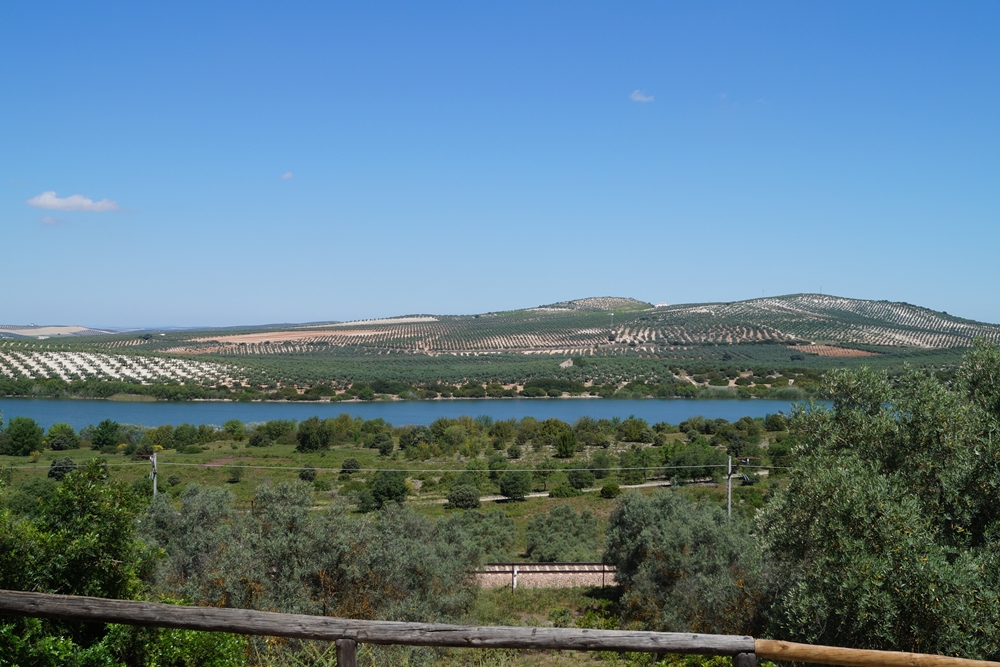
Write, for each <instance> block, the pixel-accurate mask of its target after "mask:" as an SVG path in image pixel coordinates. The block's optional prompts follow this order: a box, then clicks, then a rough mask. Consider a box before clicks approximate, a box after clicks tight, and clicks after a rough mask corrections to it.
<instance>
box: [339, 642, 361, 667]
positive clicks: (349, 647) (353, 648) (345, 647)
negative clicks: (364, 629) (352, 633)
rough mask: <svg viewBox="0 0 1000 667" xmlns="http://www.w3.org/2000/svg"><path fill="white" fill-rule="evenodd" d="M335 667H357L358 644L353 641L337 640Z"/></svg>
mask: <svg viewBox="0 0 1000 667" xmlns="http://www.w3.org/2000/svg"><path fill="white" fill-rule="evenodd" d="M337 667H358V643H357V642H356V641H354V640H353V639H338V640H337Z"/></svg>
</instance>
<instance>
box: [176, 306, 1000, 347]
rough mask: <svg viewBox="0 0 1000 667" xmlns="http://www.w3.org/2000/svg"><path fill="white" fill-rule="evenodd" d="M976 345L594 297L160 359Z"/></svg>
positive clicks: (899, 317) (845, 316) (792, 318)
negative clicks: (357, 352) (350, 351)
mask: <svg viewBox="0 0 1000 667" xmlns="http://www.w3.org/2000/svg"><path fill="white" fill-rule="evenodd" d="M612 309H613V310H612ZM611 312H614V322H613V324H612V318H611V315H610V313H611ZM977 337H984V338H988V339H990V340H993V341H1000V326H997V325H992V324H983V323H980V322H973V321H969V320H963V319H960V318H957V317H952V316H950V315H947V314H945V313H939V312H935V311H932V310H929V309H926V308H920V307H918V306H913V305H910V304H906V303H892V302H888V301H866V300H862V299H846V298H842V297H835V296H826V295H820V294H795V295H790V296H781V297H770V298H762V299H752V300H749V301H738V302H733V303H706V304H685V305H676V306H660V307H655V308H654V307H652V306H651V305H649V304H646V303H643V302H641V301H636V300H633V299H623V298H613V297H602V298H595V299H580V300H577V301H565V302H562V303H557V304H551V305H549V306H542V307H539V308H532V309H528V310H522V311H512V312H506V313H489V314H483V315H473V316H438V317H401V318H394V319H385V320H369V321H362V322H353V323H339V324H333V325H328V326H318V325H310V326H309V327H289V328H286V329H285V330H282V331H274V330H269V331H263V330H254V331H248V332H239V333H233V332H231V331H226V332H196V333H193V334H191V335H189V336H187V337H186V338H185V339H184V340H183V342H182V344H180V345H174V346H172V347H170V348H167V349H166V350H165V351H168V352H173V353H179V354H220V353H222V354H240V355H244V354H245V355H261V354H264V355H267V354H279V353H285V352H292V351H295V352H307V351H308V352H315V351H318V350H320V349H323V348H359V349H364V350H370V351H376V352H382V353H391V352H399V353H410V354H412V353H417V354H430V355H435V354H459V355H463V354H483V353H496V352H518V353H524V354H533V353H534V354H538V353H542V354H544V353H553V354H568V355H586V354H594V353H596V352H598V351H602V350H603V351H608V350H614V349H631V350H634V351H636V352H646V353H656V352H660V351H666V350H671V349H674V348H681V349H683V348H688V347H690V346H692V345H706V344H709V345H739V344H744V343H762V342H776V343H785V344H790V345H802V346H803V350H802V351H805V352H809V351H812V350H811V349H810V347H811V346H810V345H808V344H812V345H815V346H816V348H815V349H816V351H818V352H820V353H823V352H824V349H823V348H827V347H831V346H837V347H845V346H846V347H849V346H851V345H863V346H872V345H874V346H882V347H895V348H916V349H946V348H957V347H968V346H969V345H971V344H972V341H973V340H974V339H976V338H977Z"/></svg>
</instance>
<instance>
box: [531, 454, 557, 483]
mask: <svg viewBox="0 0 1000 667" xmlns="http://www.w3.org/2000/svg"><path fill="white" fill-rule="evenodd" d="M556 470H558V467H557V466H556V462H555V461H553V460H552V459H550V458H549V457H547V456H546V457H545V458H544V459H543V460H542V462H541V463H539V464H538V465H537V466H536V467H535V472H534V475H533V477H534V478H535V479H537V480H538V481H539V482H541V483H542V491H546V490H548V487H547V484H548V481H549V478H550V477H552V475H553V474H554V473H555V471H556Z"/></svg>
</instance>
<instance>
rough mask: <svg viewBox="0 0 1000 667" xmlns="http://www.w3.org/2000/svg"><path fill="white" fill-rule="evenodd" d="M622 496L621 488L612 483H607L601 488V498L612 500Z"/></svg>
mask: <svg viewBox="0 0 1000 667" xmlns="http://www.w3.org/2000/svg"><path fill="white" fill-rule="evenodd" d="M621 494H622V490H621V487H620V486H618V485H617V484H615V483H614V482H608V483H607V484H605V485H604V486H602V487H601V498H606V499H607V500H613V499H615V498H617V497H618V496H620V495H621Z"/></svg>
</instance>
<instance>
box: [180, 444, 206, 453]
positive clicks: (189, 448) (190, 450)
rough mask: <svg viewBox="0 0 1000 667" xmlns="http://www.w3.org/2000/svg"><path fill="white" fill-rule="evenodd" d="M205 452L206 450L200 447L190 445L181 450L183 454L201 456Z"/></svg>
mask: <svg viewBox="0 0 1000 667" xmlns="http://www.w3.org/2000/svg"><path fill="white" fill-rule="evenodd" d="M203 451H205V450H203V449H202V448H201V447H199V446H198V445H188V446H187V447H185V448H184V449H182V450H181V454H201V453H202V452H203Z"/></svg>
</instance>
